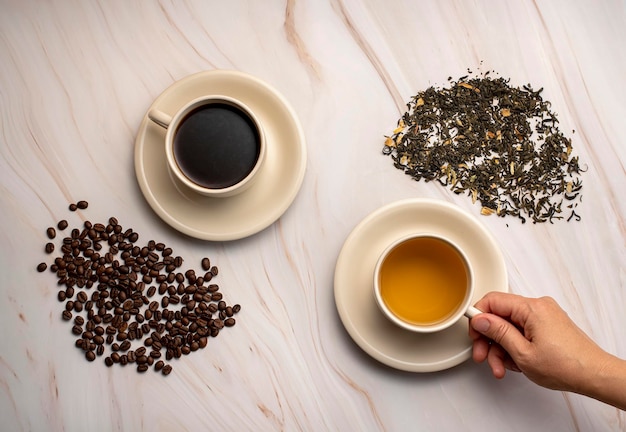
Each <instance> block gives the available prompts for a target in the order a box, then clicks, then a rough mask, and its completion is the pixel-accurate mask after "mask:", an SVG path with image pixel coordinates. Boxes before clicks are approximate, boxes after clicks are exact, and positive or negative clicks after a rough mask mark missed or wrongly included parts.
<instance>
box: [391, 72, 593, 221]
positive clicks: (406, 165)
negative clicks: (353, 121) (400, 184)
mask: <svg viewBox="0 0 626 432" xmlns="http://www.w3.org/2000/svg"><path fill="white" fill-rule="evenodd" d="M448 81H449V84H450V85H449V87H446V88H435V87H430V88H428V89H426V90H425V91H422V92H420V93H418V94H417V95H416V96H414V97H413V98H412V99H411V101H410V102H409V103H408V104H407V108H408V111H407V112H406V113H405V114H404V115H403V116H402V118H401V119H400V120H399V121H398V125H397V128H396V129H395V130H394V131H393V134H392V135H391V136H388V137H386V141H385V145H384V147H383V153H384V154H385V155H390V156H391V157H392V159H393V162H394V166H395V167H396V168H398V169H401V170H403V171H404V172H405V173H406V174H408V175H410V176H411V177H412V178H413V179H415V180H418V181H419V180H422V179H424V180H425V181H431V180H434V181H437V182H439V183H440V184H442V185H443V186H446V187H449V188H450V189H451V190H452V191H453V192H454V193H457V194H467V195H468V196H470V197H471V198H472V202H476V201H478V202H480V204H481V205H482V208H481V214H484V215H490V214H497V215H499V216H508V215H512V216H517V217H519V218H520V219H521V220H522V222H525V221H526V219H527V218H529V219H531V220H532V221H533V222H535V223H536V222H546V221H549V222H553V220H555V219H564V216H563V214H564V213H565V214H566V215H567V220H568V221H569V220H572V219H575V220H580V216H579V215H578V214H577V213H576V212H575V208H576V206H577V205H578V202H579V201H580V200H581V198H582V195H581V194H580V192H581V188H582V180H581V179H580V174H581V168H580V167H579V165H578V157H574V156H572V142H571V139H569V138H567V137H566V136H564V135H563V133H562V132H561V131H560V130H559V121H558V119H557V116H556V114H555V113H553V112H552V110H551V107H550V102H548V101H545V100H543V98H542V97H541V92H542V90H543V89H540V90H537V91H535V90H533V89H532V87H531V86H530V84H528V85H525V86H523V88H514V87H511V86H510V85H509V80H506V79H504V78H491V77H489V73H486V74H483V75H481V76H480V77H474V78H468V77H467V76H465V77H461V78H459V79H458V80H457V81H453V80H452V78H448Z"/></svg>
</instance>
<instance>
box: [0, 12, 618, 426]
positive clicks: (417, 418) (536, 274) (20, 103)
mask: <svg viewBox="0 0 626 432" xmlns="http://www.w3.org/2000/svg"><path fill="white" fill-rule="evenodd" d="M624 43H626V13H625V6H624V2H623V1H603V2H594V1H591V0H588V1H584V0H567V1H566V0H559V1H530V0H514V1H507V2H492V1H465V2H464V1H409V0H406V1H401V0H393V1H384V2H383V1H377V0H329V1H313V0H311V1H296V0H287V1H272V2H268V1H265V2H255V1H228V2H225V1H213V0H212V1H165V0H163V1H159V2H157V1H121V0H114V1H106V2H104V1H103V2H96V1H79V0H75V1H68V0H56V1H54V0H52V1H18V0H13V1H12V0H0V131H1V135H0V188H1V191H0V197H1V207H0V215H1V220H2V225H1V227H0V265H1V270H2V271H1V272H0V418H1V419H2V420H1V421H2V426H1V427H0V429H2V430H6V431H30V430H34V431H43V430H46V431H50V430H66V431H85V430H89V431H107V430H129V431H131V430H132V431H137V430H162V431H167V430H175V431H195V430H289V431H293V430H308V431H322V430H341V431H348V430H354V431H362V430H386V431H404V430H437V431H452V430H476V431H478V430H480V431H485V430H486V431H528V430H535V431H553V432H554V431H571V430H582V431H599V430H602V431H617V430H626V414H624V412H621V411H618V410H616V409H615V408H612V407H609V406H606V405H603V404H601V403H599V402H597V401H594V400H590V399H587V398H584V397H582V396H578V395H572V394H564V393H561V392H554V391H550V390H546V389H543V388H540V387H537V386H535V385H533V384H532V383H530V382H529V381H527V380H526V379H525V378H524V377H523V376H521V375H518V374H509V375H507V377H506V378H505V379H503V380H502V381H496V380H494V379H492V377H491V375H490V371H489V370H488V368H487V367H486V366H485V365H476V364H474V363H472V362H471V361H468V362H465V363H463V364H461V365H459V366H457V367H454V368H452V369H449V370H446V371H442V372H437V373H428V374H416V373H407V372H400V371H397V370H394V369H391V368H389V367H387V366H384V365H381V364H380V363H378V362H377V361H375V360H373V359H371V358H370V357H368V356H367V355H366V354H365V353H364V352H363V351H362V350H361V349H360V348H359V347H358V346H356V345H355V344H354V342H353V341H352V339H350V337H349V336H348V335H347V333H346V331H345V330H344V327H343V325H342V323H341V321H340V319H339V317H338V314H337V311H336V308H335V305H334V301H333V275H334V267H335V261H336V258H337V256H338V254H339V251H340V249H341V247H342V244H343V242H344V241H345V239H346V237H347V236H348V234H349V233H350V231H351V230H352V229H353V228H354V227H355V225H356V224H357V223H358V222H359V221H361V220H362V219H363V218H364V217H365V216H366V215H368V214H369V213H370V212H372V211H374V210H375V209H377V208H379V207H381V206H383V205H385V204H388V203H391V202H394V201H397V200H400V199H404V198H411V197H429V198H435V199H440V200H444V201H448V202H452V203H454V204H456V205H458V206H459V207H460V208H463V209H465V210H467V211H468V212H471V213H472V214H473V215H475V217H476V218H478V220H479V221H480V223H481V224H483V225H484V226H485V227H486V228H487V229H488V230H489V231H490V232H491V233H492V234H493V235H494V236H495V238H496V239H497V242H498V245H499V247H501V249H502V251H503V254H504V257H505V260H506V266H507V271H508V274H509V279H510V288H511V290H512V291H513V292H516V293H520V294H524V295H529V296H542V295H551V296H553V297H555V298H556V299H557V300H558V301H559V302H560V303H561V304H562V306H563V307H564V308H565V309H566V310H567V312H568V313H569V314H570V316H571V317H572V318H573V319H574V320H575V321H576V322H577V323H578V324H579V325H580V326H581V327H582V328H583V329H584V330H585V331H587V332H588V333H589V334H590V335H591V336H592V337H593V338H594V339H595V340H596V341H597V342H598V343H599V344H600V345H601V346H602V347H604V348H605V349H607V350H608V351H610V352H612V353H614V354H616V355H618V356H621V357H626V339H624V328H625V327H626V315H625V314H624V307H625V306H626V248H625V247H624V246H625V243H626V241H625V240H626V229H625V223H624V216H625V215H626V204H625V203H626V201H625V200H624V199H623V198H624V190H626V173H625V169H624V165H625V163H626V145H625V143H626V132H625V131H626V129H625V128H624V118H625V117H626V109H625V108H624V103H623V101H624V100H626V90H625V89H626V86H624V83H623V79H624V76H625V75H626V51H624V49H623V46H624ZM467 68H471V69H473V70H495V71H497V72H498V73H499V74H500V75H501V76H504V77H510V78H511V82H512V83H513V84H517V85H522V84H525V83H532V84H533V85H534V86H536V87H543V88H544V89H545V90H544V97H546V98H547V99H549V100H550V101H551V102H552V107H553V109H554V110H555V111H556V112H558V114H559V119H560V122H561V126H562V129H563V130H564V131H569V130H575V131H576V133H575V134H573V135H572V142H573V146H574V152H576V153H578V154H579V156H580V159H581V162H582V163H583V164H585V165H586V166H587V167H588V171H587V172H586V173H585V174H584V177H583V184H584V189H583V191H584V192H583V195H584V199H583V202H582V204H581V205H579V207H578V209H579V213H580V214H581V216H582V221H580V222H578V223H564V222H558V223H555V224H554V225H550V224H537V225H532V224H525V225H522V224H520V223H518V222H517V221H515V220H508V219H500V218H495V217H484V216H480V214H479V208H478V206H477V205H472V203H471V200H469V199H467V197H462V196H461V197H459V196H454V195H453V194H451V193H450V192H449V191H448V190H447V189H444V188H442V187H440V186H437V185H434V184H426V183H423V182H414V181H411V180H410V179H409V178H408V177H407V176H405V175H403V174H402V173H401V172H399V171H398V170H395V169H394V168H393V167H392V165H391V162H390V160H389V158H387V157H384V156H382V155H381V148H382V144H383V142H384V135H386V134H389V133H391V131H392V130H393V129H394V127H395V124H396V121H397V119H398V118H399V116H400V115H401V114H402V113H403V112H404V108H405V103H406V102H407V101H408V100H409V98H410V97H411V96H412V95H413V94H415V93H416V92H418V91H420V90H423V89H425V88H426V87H428V86H430V85H444V84H445V83H446V80H447V77H448V76H452V77H459V76H461V75H463V74H464V73H465V71H466V70H467ZM213 69H229V70H238V71H242V72H246V73H249V74H252V75H255V76H257V77H258V78H260V79H262V80H264V81H265V82H267V83H268V84H270V85H272V86H273V87H275V88H276V89H277V90H278V91H279V92H280V93H281V94H282V95H283V96H284V97H285V98H286V99H287V100H288V101H289V103H290V104H291V105H292V107H293V109H294V111H295V112H296V113H297V115H298V117H299V119H300V121H301V124H302V128H303V130H304V134H305V136H306V140H307V150H308V161H307V171H306V175H305V178H304V182H303V185H302V188H301V190H300V192H299V194H298V196H297V197H296V199H295V201H294V202H293V204H292V206H291V207H290V208H289V209H288V210H287V211H286V213H285V214H284V215H283V216H282V217H281V218H280V219H279V220H278V221H277V222H276V223H274V224H272V225H271V226H270V227H268V228H267V229H265V230H263V231H262V232H260V233H258V234H256V235H254V236H251V237H249V238H246V239H244V240H239V241H232V242H207V241H201V240H195V239H191V238H189V237H186V236H184V235H181V234H179V233H178V232H176V231H174V230H173V229H171V228H169V226H168V225H166V224H165V223H163V222H162V221H161V220H160V219H159V218H158V217H157V216H156V215H155V214H154V213H153V211H152V210H151V208H150V207H149V206H148V205H147V203H146V201H145V200H144V198H143V196H142V194H141V191H140V189H139V187H138V185H137V181H136V178H135V173H134V168H133V147H134V140H135V137H136V134H137V129H138V127H139V124H140V122H141V119H142V118H143V116H144V114H145V112H146V110H147V108H148V107H149V106H150V104H151V103H152V101H153V100H154V99H155V98H156V97H157V96H158V95H159V94H160V93H161V92H162V91H163V90H164V89H165V88H167V87H168V86H170V85H171V84H172V83H174V82H175V81H177V80H179V79H181V78H184V77H186V76H188V75H190V74H192V73H196V72H200V71H205V70H213ZM79 199H86V200H88V201H89V203H90V206H89V209H88V210H87V211H86V212H84V213H82V214H78V213H76V214H70V213H68V211H67V205H68V203H70V202H75V201H77V200H79ZM109 216H116V217H117V218H118V219H119V220H120V222H121V223H122V224H123V225H125V226H128V227H133V228H134V229H135V230H137V231H138V232H139V233H140V234H141V235H142V238H143V239H149V238H153V239H155V240H157V241H163V242H165V243H167V244H168V245H169V246H170V247H172V248H173V249H174V250H175V252H176V253H177V254H179V255H181V256H183V257H184V258H185V260H186V262H187V263H190V265H193V263H196V262H197V263H198V266H199V262H200V259H201V258H202V257H203V256H209V257H210V258H211V259H212V261H213V262H214V263H215V264H217V265H218V266H219V268H220V274H219V276H218V281H219V284H220V287H221V290H222V291H223V292H224V295H225V297H226V299H227V300H228V301H229V302H231V303H240V304H241V305H242V307H243V308H242V311H241V313H240V314H239V315H238V322H237V325H236V326H235V327H233V328H230V329H227V330H228V331H225V332H224V333H223V334H220V336H219V337H218V338H215V339H213V340H211V341H210V345H209V346H207V348H206V349H204V350H201V351H199V352H196V353H194V354H193V355H190V356H187V357H184V358H183V359H181V360H179V361H176V362H173V366H174V371H173V373H172V374H171V375H169V376H168V377H163V376H161V375H160V374H156V373H153V372H151V371H150V372H148V373H146V374H143V375H140V374H138V373H137V372H136V371H135V370H134V369H132V368H121V367H113V368H106V367H105V366H104V364H103V363H102V359H99V360H97V361H96V362H94V363H88V362H86V361H85V359H84V358H83V356H82V355H81V354H80V353H79V352H77V349H76V348H74V347H73V340H74V337H73V335H72V334H71V332H70V329H69V326H68V325H67V323H65V322H63V321H62V320H61V319H60V317H59V314H60V312H59V311H60V308H61V305H60V304H59V303H58V301H57V300H56V291H57V289H56V281H55V280H54V278H53V275H51V274H49V273H44V274H39V273H37V272H36V271H35V266H36V265H37V264H38V263H39V262H41V261H43V260H45V259H46V256H45V254H44V252H43V245H44V244H45V242H46V241H47V240H46V235H45V229H46V227H48V226H50V225H52V224H54V223H56V221H58V220H60V219H63V218H67V219H68V220H69V221H70V223H74V224H77V223H80V222H81V218H82V219H90V220H94V221H102V220H106V219H107V218H108V217H109ZM507 225H508V226H507Z"/></svg>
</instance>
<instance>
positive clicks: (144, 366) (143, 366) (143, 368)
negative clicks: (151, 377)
mask: <svg viewBox="0 0 626 432" xmlns="http://www.w3.org/2000/svg"><path fill="white" fill-rule="evenodd" d="M148 367H149V366H148V365H147V364H140V365H138V366H137V372H139V373H143V372H145V371H147V370H148Z"/></svg>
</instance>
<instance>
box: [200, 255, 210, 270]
mask: <svg viewBox="0 0 626 432" xmlns="http://www.w3.org/2000/svg"><path fill="white" fill-rule="evenodd" d="M210 269H211V260H209V259H208V258H206V257H205V258H202V270H204V271H209V270H210Z"/></svg>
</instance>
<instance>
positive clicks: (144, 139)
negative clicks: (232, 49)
mask: <svg viewBox="0 0 626 432" xmlns="http://www.w3.org/2000/svg"><path fill="white" fill-rule="evenodd" d="M206 94H222V95H226V96H231V97H234V98H236V99H239V100H241V101H242V102H243V103H245V104H246V105H247V106H248V107H249V108H250V109H251V110H252V111H254V113H255V114H256V115H257V117H258V118H259V121H260V122H261V123H262V124H263V127H264V131H265V135H266V138H267V154H266V159H265V164H264V166H263V171H261V172H260V173H259V177H258V179H257V180H256V181H255V183H254V185H252V186H251V187H250V189H248V190H246V191H244V192H242V193H241V194H239V195H236V196H234V197H229V198H209V197H204V196H200V195H197V194H194V193H192V192H189V191H187V190H186V189H185V188H184V187H183V186H182V185H181V184H178V181H177V180H174V178H173V177H172V176H171V175H169V174H168V172H169V171H168V167H167V162H166V159H165V145H164V139H165V130H164V129H163V128H161V127H160V126H157V125H156V124H154V123H153V122H152V121H150V120H149V119H148V117H147V114H146V116H144V119H143V121H142V122H141V126H140V128H139V132H138V135H137V139H136V141H135V172H136V175H137V180H138V182H139V186H140V188H141V191H142V192H143V194H144V196H145V198H146V200H147V201H148V203H149V204H150V206H151V207H152V209H153V210H154V211H155V212H156V213H157V214H158V215H159V216H160V217H161V218H162V219H163V220H164V221H165V222H167V223H168V224H169V225H171V226H172V227H174V228H175V229H177V230H179V231H181V232H183V233H185V234H187V235H189V236H192V237H196V238H199V239H203V240H215V241H224V240H236V239H240V238H244V237H247V236H250V235H252V234H255V233H257V232H259V231H261V230H263V229H264V228H266V227H268V226H269V225H271V224H272V223H273V222H275V221H276V220H277V219H278V218H279V217H280V216H281V215H282V214H283V213H284V212H285V211H286V210H287V208H288V207H289V206H290V205H291V203H292V202H293V200H294V198H295V197H296V194H297V193H298V190H299V189H300V186H301V185H302V180H303V178H304V172H305V168H306V146H305V139H304V133H303V131H302V128H301V126H300V123H299V121H298V119H297V117H296V115H295V113H294V111H293V109H292V108H291V107H290V106H289V104H288V102H287V101H286V100H285V99H284V98H283V97H282V96H281V95H280V94H279V93H278V92H277V91H276V90H275V89H273V88H272V87H270V86H269V85H268V84H266V83H264V82H263V81H261V80H259V79H258V78H255V77H253V76H250V75H247V74H244V73H241V72H235V71H223V70H214V71H208V72H200V73H197V74H194V75H191V76H188V77H186V78H184V79H182V80H180V81H178V82H176V83H174V84H172V85H171V86H170V87H169V88H167V89H166V90H165V91H164V92H163V93H162V94H161V95H160V96H159V97H158V98H157V99H156V100H155V101H154V103H153V104H152V106H151V107H150V108H149V109H148V110H147V111H146V113H147V112H148V111H150V109H153V108H158V109H159V110H161V111H163V112H165V113H169V114H174V112H176V111H177V110H178V109H179V108H180V107H182V106H183V105H184V104H185V103H187V102H189V101H190V100H192V99H195V98H197V97H200V96H202V95H206Z"/></svg>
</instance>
